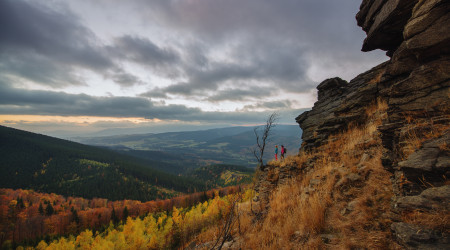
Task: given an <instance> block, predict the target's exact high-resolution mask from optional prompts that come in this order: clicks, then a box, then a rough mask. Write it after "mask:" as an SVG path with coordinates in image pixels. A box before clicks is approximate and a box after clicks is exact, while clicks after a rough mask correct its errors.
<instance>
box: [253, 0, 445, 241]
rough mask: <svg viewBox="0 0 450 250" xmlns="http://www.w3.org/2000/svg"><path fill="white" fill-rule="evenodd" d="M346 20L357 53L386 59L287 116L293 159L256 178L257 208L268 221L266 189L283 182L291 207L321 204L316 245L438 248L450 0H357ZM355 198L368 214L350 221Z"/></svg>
mask: <svg viewBox="0 0 450 250" xmlns="http://www.w3.org/2000/svg"><path fill="white" fill-rule="evenodd" d="M356 20H357V23H358V25H359V26H361V27H362V29H363V30H364V31H365V32H366V33H367V37H366V39H365V40H364V43H363V45H362V50H363V51H370V50H375V49H381V50H385V51H386V54H387V55H388V56H389V57H390V59H389V60H388V61H387V62H385V63H383V64H381V65H379V66H376V67H374V68H373V69H371V70H369V71H367V72H365V73H362V74H360V75H358V76H357V77H356V78H354V79H353V80H351V81H350V82H347V81H344V80H342V79H340V78H338V77H336V78H332V79H327V80H325V81H323V82H322V83H320V84H319V85H318V87H317V89H318V100H317V102H316V103H315V104H314V107H313V108H312V110H310V111H308V112H304V113H302V114H300V115H299V116H298V117H297V118H296V121H297V122H298V123H299V125H300V127H301V128H302V130H303V135H302V139H303V143H302V147H301V149H300V154H299V156H298V157H297V158H295V159H291V160H290V161H287V162H284V163H277V162H272V163H269V164H268V165H267V166H265V167H263V168H262V169H261V171H260V173H259V174H258V176H257V177H258V181H257V185H256V190H257V191H258V192H259V197H258V199H257V200H258V202H259V203H260V205H261V207H262V208H261V209H262V210H261V211H262V212H263V213H264V212H266V213H268V215H267V217H268V218H269V219H270V217H271V213H274V212H273V211H276V210H277V209H279V208H278V207H279V205H277V196H278V197H279V196H282V195H283V194H280V193H279V191H276V190H280V189H283V188H285V186H286V183H291V184H288V185H291V186H293V187H298V190H297V189H295V190H297V191H291V192H292V193H293V194H292V195H291V197H295V198H293V199H297V196H298V197H299V198H298V199H299V201H298V202H297V203H296V204H303V205H304V207H299V208H298V209H303V210H304V209H307V208H308V206H312V205H311V204H306V203H302V202H306V201H308V199H310V198H311V197H312V196H314V195H319V196H318V197H321V199H322V200H328V201H329V203H326V202H325V204H327V206H326V208H325V212H324V215H323V216H324V217H325V219H324V220H325V221H324V224H323V225H322V227H321V228H320V230H319V229H317V230H316V231H313V232H315V233H317V234H318V235H320V239H321V240H322V241H321V243H317V244H316V245H314V246H316V247H323V246H325V247H333V246H339V247H344V248H355V247H356V248H358V247H367V245H364V244H358V241H359V240H361V239H363V238H364V236H362V235H366V237H371V241H370V242H371V243H367V244H369V245H370V246H372V247H375V248H408V249H409V248H411V249H416V248H419V249H445V248H447V249H448V247H449V244H450V238H449V237H450V236H449V235H450V225H449V221H450V181H449V179H450V148H449V144H450V113H449V111H450V110H449V107H450V103H449V100H450V98H449V97H450V91H449V86H450V46H449V45H450V32H449V31H450V1H448V0H363V1H362V4H361V6H360V11H359V13H358V14H357V15H356ZM374 126H375V130H374V131H372V130H371V129H369V128H373V127H374ZM361 131H364V132H361ZM356 137H358V138H356ZM378 161H379V163H378ZM377 164H379V167H378V165H377ZM320 168H322V169H328V170H327V171H326V173H327V174H326V175H325V176H324V175H322V174H321V173H323V171H324V170H320ZM291 179H295V180H296V181H291ZM375 180H376V181H375ZM292 183H296V184H295V185H294V184H292ZM324 185H329V186H330V187H333V188H332V189H327V188H325V187H324ZM377 188H378V189H379V190H378V191H377V190H375V191H373V190H372V189H377ZM291 189H292V188H291ZM368 190H372V191H368ZM381 190H384V191H383V192H384V193H383V192H382V191H381ZM327 192H328V193H329V192H331V194H329V196H328V194H327ZM364 192H366V193H364ZM363 193H364V194H363ZM381 193H383V194H382V195H381ZM371 195H373V196H374V197H380V198H376V199H375V198H374V199H370V198H368V196H371ZM308 197H309V198H308ZM387 197H389V198H387ZM387 200H388V202H386V201H387ZM309 202H311V201H309ZM355 204H359V205H357V206H358V208H359V209H360V210H362V211H364V213H366V216H367V217H371V218H372V220H371V221H364V220H363V219H360V221H359V222H357V221H358V220H359V219H358V218H359V217H358V216H362V215H361V212H360V213H358V212H357V211H355V210H356V209H355ZM383 204H384V205H383ZM322 205H323V204H322ZM284 206H285V207H288V206H289V205H286V204H285V205H284ZM299 206H300V205H299ZM275 207H276V208H275ZM374 208H376V210H377V211H378V212H379V213H377V212H375V210H373V209H374ZM291 209H292V208H291ZM286 210H287V211H290V210H289V209H286ZM271 211H272V212H271ZM280 211H281V210H280ZM333 211H338V212H333ZM380 211H381V212H380ZM336 214H338V215H336ZM361 218H362V217H361ZM267 220H268V219H266V221H267ZM327 220H328V221H327ZM340 223H343V224H340ZM346 223H347V224H346ZM357 223H363V224H364V223H368V224H367V225H365V226H364V227H362V228H360V229H359V230H360V231H364V232H365V233H366V234H364V233H360V235H359V236H358V235H356V234H357V233H356V232H357V231H358V230H357V228H358V226H357ZM263 228H264V227H263ZM267 230H269V229H267ZM324 232H330V233H327V234H324ZM313 235H314V234H313V233H312V232H309V233H308V234H307V236H305V234H303V232H302V230H299V231H296V232H295V233H293V234H292V235H291V238H288V241H297V243H299V242H300V243H301V244H310V243H311V242H314V236H313ZM375 235H377V236H375ZM381 236H383V237H384V238H383V237H381ZM377 237H379V238H377ZM382 238H383V239H382ZM383 240H384V243H382V242H383ZM368 242H369V241H368ZM311 244H312V243H311ZM321 244H325V245H321Z"/></svg>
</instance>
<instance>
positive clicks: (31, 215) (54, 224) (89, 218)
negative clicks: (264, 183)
mask: <svg viewBox="0 0 450 250" xmlns="http://www.w3.org/2000/svg"><path fill="white" fill-rule="evenodd" d="M240 191H241V187H239V186H234V187H226V188H221V189H214V190H208V191H204V192H198V193H193V194H189V195H183V196H179V197H176V198H172V199H166V200H158V201H148V202H145V203H143V202H140V201H136V200H128V199H127V200H122V201H110V200H108V199H100V198H95V199H84V198H80V197H64V196H62V195H57V194H53V193H52V194H49V193H39V192H35V191H32V190H23V189H17V190H13V189H0V246H1V247H2V249H12V248H15V247H16V246H18V245H22V246H24V245H31V246H36V245H37V244H38V243H39V241H41V240H42V239H44V240H45V241H46V242H47V243H48V244H49V243H50V242H51V241H52V240H53V239H57V238H59V237H61V236H68V235H71V236H70V237H73V236H76V235H78V234H79V233H80V232H82V231H85V230H86V231H85V232H84V233H82V234H81V235H80V237H84V236H86V233H87V232H89V233H88V234H90V237H92V236H93V233H94V234H97V233H101V232H103V235H104V234H109V233H113V232H111V231H113V230H114V229H116V230H118V231H122V230H124V224H125V222H126V224H127V225H128V226H130V225H129V224H130V223H137V222H141V220H139V219H136V218H137V217H139V216H140V217H141V218H143V217H144V216H147V217H146V218H147V219H145V220H146V221H148V220H150V218H152V219H153V220H154V222H157V221H158V223H157V224H156V223H153V224H152V225H153V228H145V229H143V230H145V231H146V232H149V230H154V231H155V232H154V233H153V234H152V235H149V237H143V236H142V238H148V239H150V238H151V237H153V236H154V237H155V238H154V239H153V241H152V242H153V243H152V244H156V245H160V246H169V245H174V244H179V240H180V239H172V238H170V237H173V236H169V235H167V234H171V235H173V233H175V232H177V233H179V232H180V231H179V230H180V228H179V227H172V225H173V224H167V223H168V222H169V221H168V220H167V219H171V216H172V211H179V213H180V214H179V215H180V216H183V214H185V213H187V212H189V211H190V215H189V216H192V215H195V216H199V215H200V216H201V217H203V219H202V220H201V221H200V220H195V221H191V222H189V223H190V224H189V226H190V227H195V228H196V229H195V230H200V229H202V228H203V227H204V226H206V224H205V223H213V222H215V221H216V220H217V219H219V217H222V216H224V214H225V213H227V212H226V210H227V209H228V208H227V207H228V206H229V203H224V202H223V201H228V200H230V198H231V197H232V196H231V195H232V194H236V193H239V192H240ZM175 207H176V208H175ZM191 208H192V209H191ZM217 209H220V211H222V214H221V215H220V214H219V212H220V211H219V210H217ZM194 211H195V212H194ZM207 211H208V212H207ZM202 214H203V215H202ZM127 218H135V219H128V220H127ZM155 218H156V219H157V220H156V221H155ZM158 218H161V219H158ZM192 219H194V218H193V217H192V218H190V220H192ZM170 222H171V221H170ZM186 226H187V224H186ZM125 227H127V226H126V225H125ZM105 230H106V231H105ZM121 233H123V234H124V235H126V237H129V235H128V234H130V232H128V231H127V230H125V231H123V232H121ZM186 233H188V232H186ZM166 238H167V239H166ZM105 240H106V239H105ZM63 241H64V240H63ZM47 243H44V241H43V242H42V243H41V244H40V245H42V244H47ZM73 243H74V244H79V242H77V243H75V242H73ZM86 243H87V242H86ZM121 244H125V243H121ZM128 244H129V243H128ZM82 245H83V244H82ZM63 249H65V248H63Z"/></svg>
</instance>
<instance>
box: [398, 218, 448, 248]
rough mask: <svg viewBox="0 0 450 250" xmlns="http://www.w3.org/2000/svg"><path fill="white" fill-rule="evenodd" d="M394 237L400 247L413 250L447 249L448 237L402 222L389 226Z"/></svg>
mask: <svg viewBox="0 0 450 250" xmlns="http://www.w3.org/2000/svg"><path fill="white" fill-rule="evenodd" d="M391 229H392V231H393V232H394V235H395V236H396V237H397V239H398V240H399V242H400V243H402V245H404V246H406V247H408V248H410V247H413V248H415V249H448V245H447V244H448V243H449V239H448V235H445V234H443V233H441V232H439V231H436V230H430V229H426V228H422V227H420V226H417V225H412V224H407V223H404V222H399V223H394V224H392V226H391Z"/></svg>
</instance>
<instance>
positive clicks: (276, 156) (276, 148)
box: [275, 145, 278, 161]
mask: <svg viewBox="0 0 450 250" xmlns="http://www.w3.org/2000/svg"><path fill="white" fill-rule="evenodd" d="M275 161H278V145H275Z"/></svg>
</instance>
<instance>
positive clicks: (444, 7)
mask: <svg viewBox="0 0 450 250" xmlns="http://www.w3.org/2000/svg"><path fill="white" fill-rule="evenodd" d="M449 6H450V5H449V2H448V1H443V0H427V1H419V2H418V3H417V4H416V6H415V7H414V9H413V12H412V16H411V18H410V20H409V21H408V23H407V24H406V26H405V30H404V32H403V36H404V38H405V40H407V39H409V38H411V37H413V36H415V35H417V34H419V33H421V32H423V31H425V30H427V29H428V28H429V27H430V26H431V25H432V24H433V23H435V22H436V21H437V20H438V19H439V18H441V17H442V16H445V15H446V14H447V13H448V12H449V11H450V7H449ZM427 40H428V39H427Z"/></svg>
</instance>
